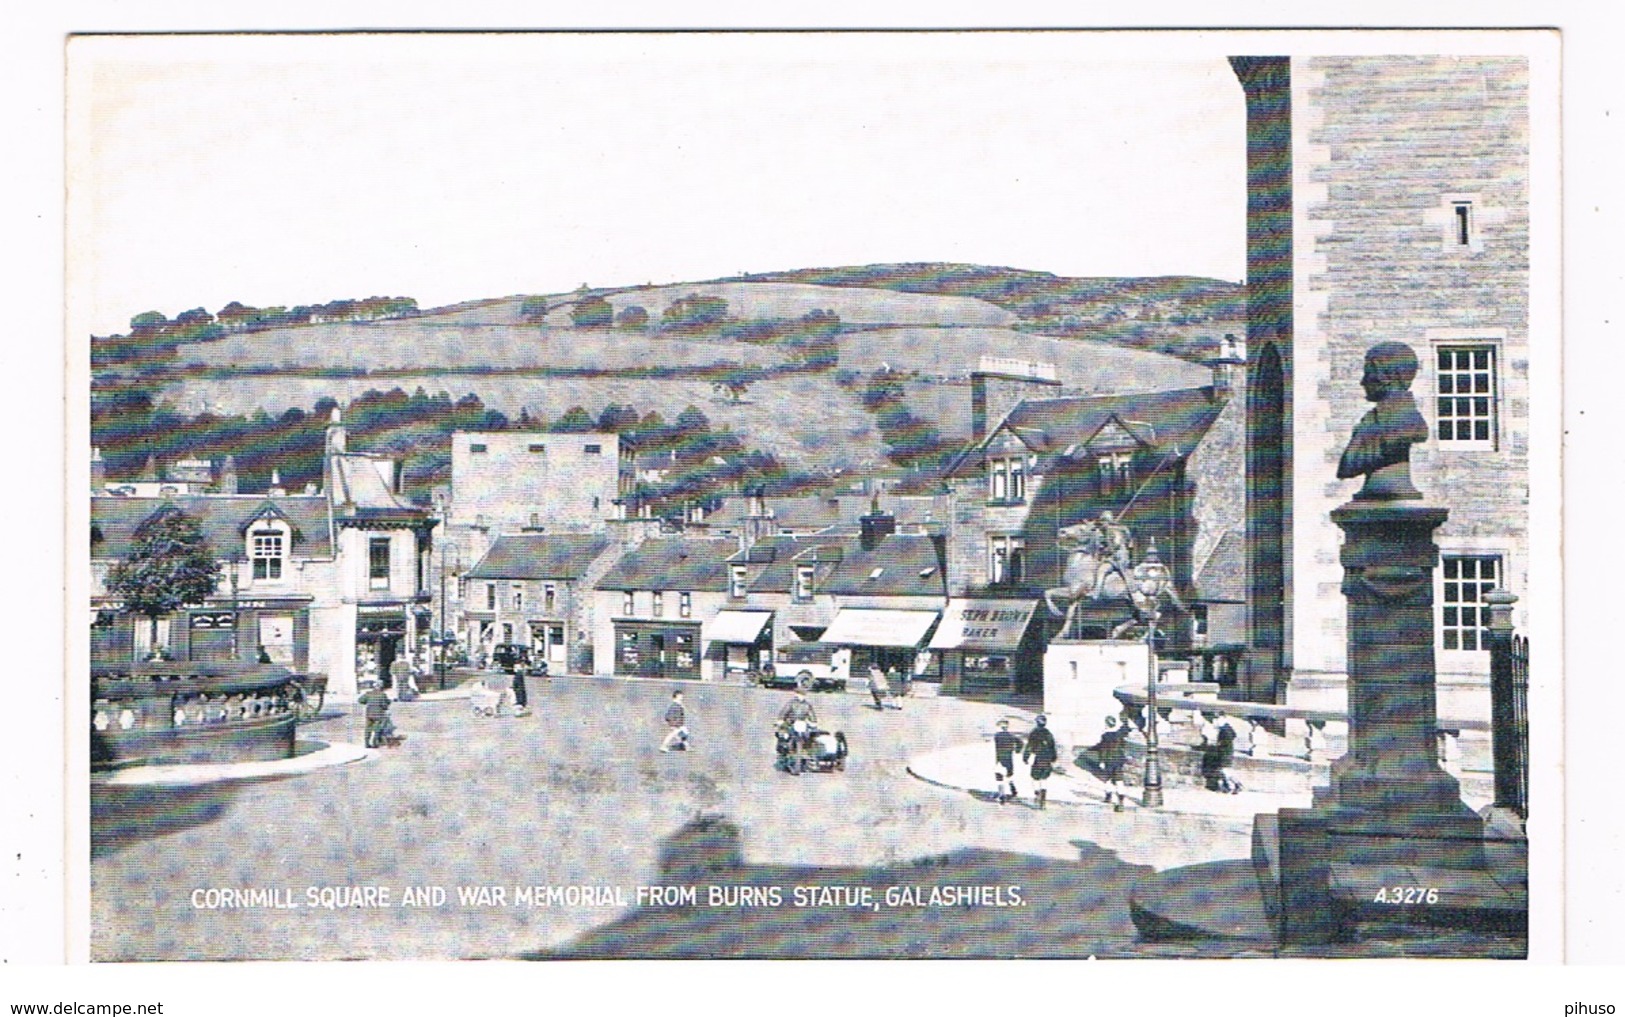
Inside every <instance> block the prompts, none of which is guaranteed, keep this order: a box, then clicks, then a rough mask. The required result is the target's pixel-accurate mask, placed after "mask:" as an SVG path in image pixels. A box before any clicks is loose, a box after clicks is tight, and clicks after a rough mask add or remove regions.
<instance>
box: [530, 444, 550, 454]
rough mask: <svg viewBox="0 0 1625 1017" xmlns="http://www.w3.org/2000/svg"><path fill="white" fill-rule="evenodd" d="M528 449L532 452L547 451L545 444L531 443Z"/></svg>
mask: <svg viewBox="0 0 1625 1017" xmlns="http://www.w3.org/2000/svg"><path fill="white" fill-rule="evenodd" d="M530 450H531V451H532V452H546V451H547V446H546V445H532V446H530Z"/></svg>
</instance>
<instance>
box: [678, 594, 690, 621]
mask: <svg viewBox="0 0 1625 1017" xmlns="http://www.w3.org/2000/svg"><path fill="white" fill-rule="evenodd" d="M677 613H678V614H680V615H682V616H683V617H684V618H687V617H688V616H690V615H692V614H693V613H694V595H693V594H690V593H679V594H678V595H677Z"/></svg>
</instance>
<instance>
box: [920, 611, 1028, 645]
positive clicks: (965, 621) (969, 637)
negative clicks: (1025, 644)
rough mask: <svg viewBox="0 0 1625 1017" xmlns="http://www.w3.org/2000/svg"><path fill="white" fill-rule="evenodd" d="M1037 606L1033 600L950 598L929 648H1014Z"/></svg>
mask: <svg viewBox="0 0 1625 1017" xmlns="http://www.w3.org/2000/svg"><path fill="white" fill-rule="evenodd" d="M1037 606H1038V601H1036V600H950V601H948V610H946V611H945V612H943V616H942V624H941V625H939V626H937V633H936V636H935V637H933V638H932V640H931V649H933V650H1014V649H1015V648H1016V647H1017V646H1019V645H1020V644H1021V637H1022V634H1023V633H1025V632H1026V631H1027V625H1028V623H1029V622H1031V621H1032V618H1033V611H1034V609H1035V608H1037Z"/></svg>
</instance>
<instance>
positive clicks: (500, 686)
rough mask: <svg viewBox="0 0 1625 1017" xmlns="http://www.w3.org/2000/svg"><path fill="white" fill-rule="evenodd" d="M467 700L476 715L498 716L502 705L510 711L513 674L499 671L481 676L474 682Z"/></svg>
mask: <svg viewBox="0 0 1625 1017" xmlns="http://www.w3.org/2000/svg"><path fill="white" fill-rule="evenodd" d="M468 701H469V704H470V705H471V706H472V707H473V708H474V716H476V717H495V716H498V715H500V714H501V713H502V710H503V707H504V706H506V707H507V708H508V709H509V711H510V712H511V711H512V709H513V705H514V699H513V676H512V675H510V674H500V673H499V674H488V675H483V676H481V678H480V680H479V681H477V682H475V683H474V688H473V691H471V692H470V693H469V695H468Z"/></svg>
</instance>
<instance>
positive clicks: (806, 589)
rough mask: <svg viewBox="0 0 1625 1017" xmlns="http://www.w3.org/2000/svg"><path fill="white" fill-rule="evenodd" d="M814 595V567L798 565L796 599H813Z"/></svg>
mask: <svg viewBox="0 0 1625 1017" xmlns="http://www.w3.org/2000/svg"><path fill="white" fill-rule="evenodd" d="M812 596H813V567H812V566H811V565H797V566H796V599H797V600H811V599H812Z"/></svg>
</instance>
